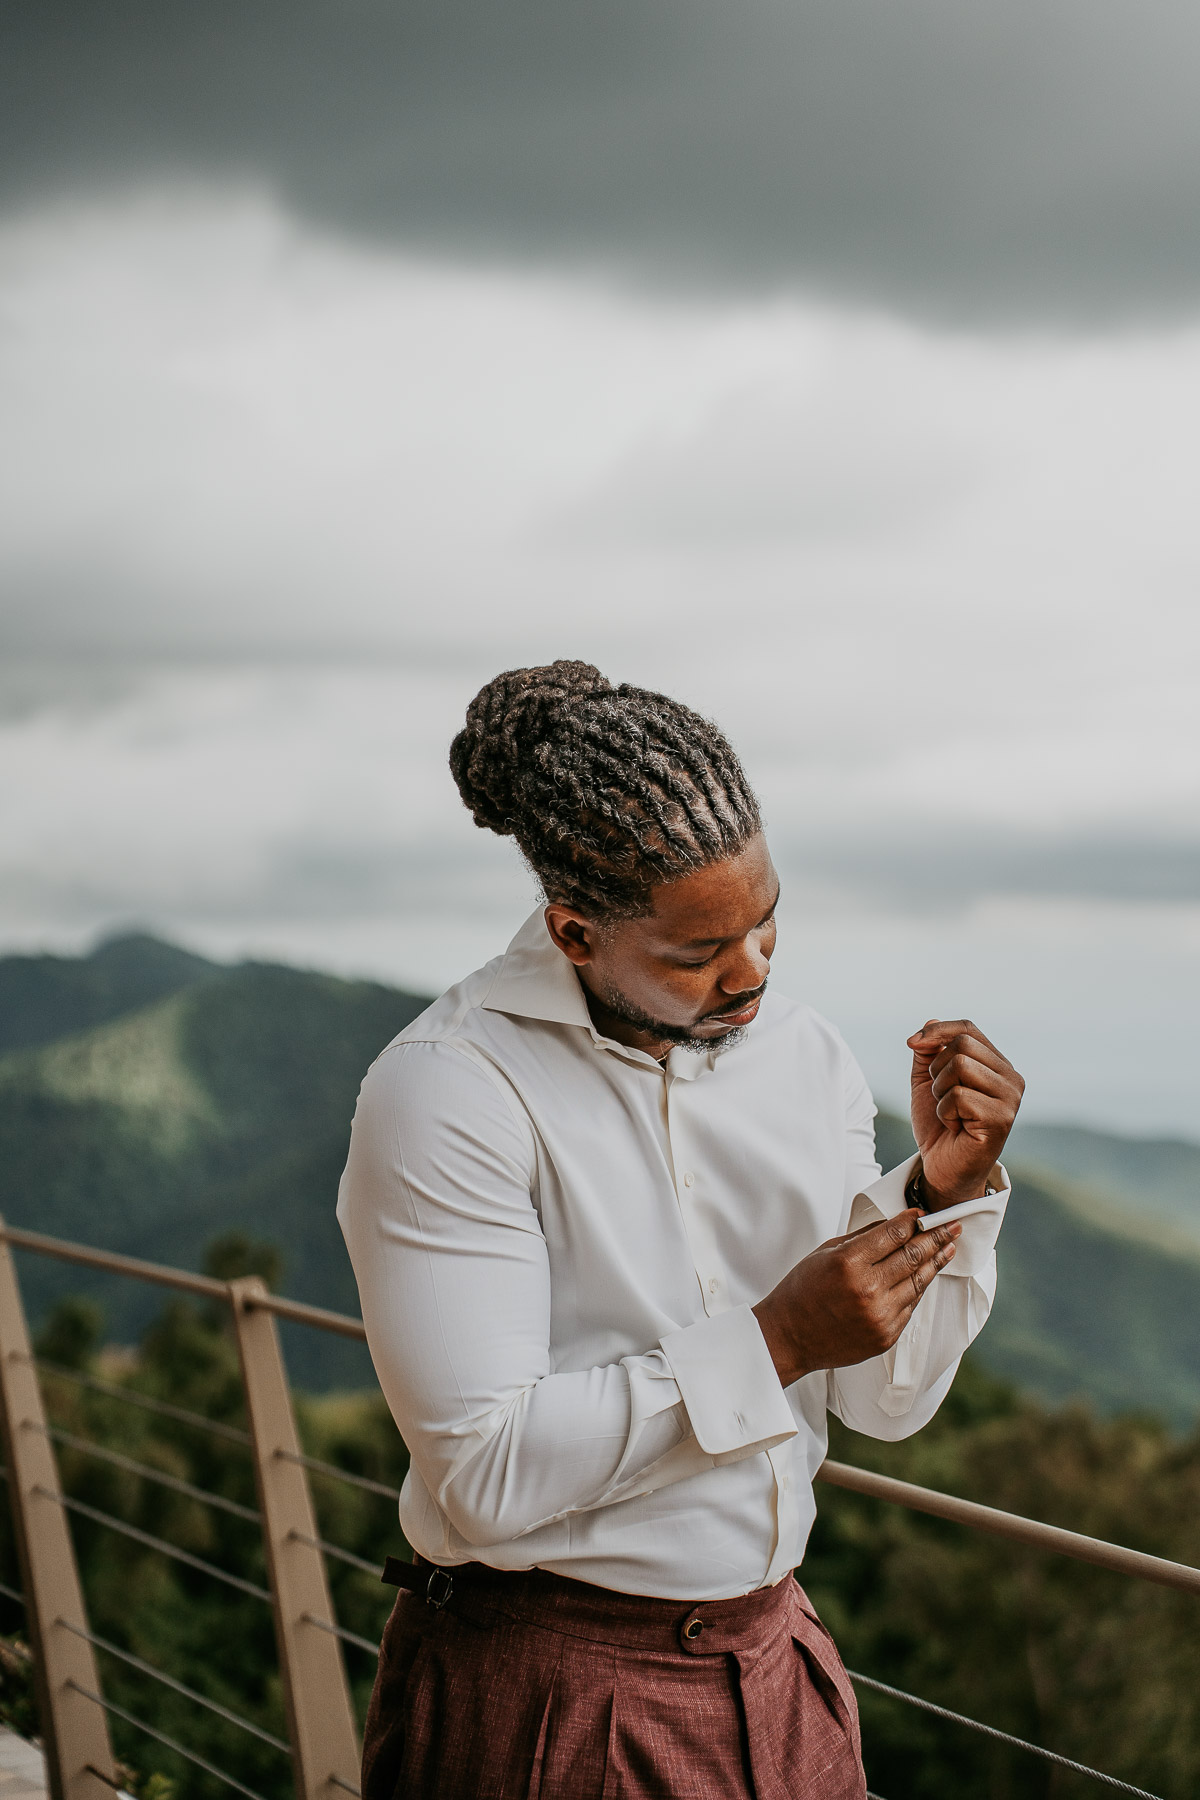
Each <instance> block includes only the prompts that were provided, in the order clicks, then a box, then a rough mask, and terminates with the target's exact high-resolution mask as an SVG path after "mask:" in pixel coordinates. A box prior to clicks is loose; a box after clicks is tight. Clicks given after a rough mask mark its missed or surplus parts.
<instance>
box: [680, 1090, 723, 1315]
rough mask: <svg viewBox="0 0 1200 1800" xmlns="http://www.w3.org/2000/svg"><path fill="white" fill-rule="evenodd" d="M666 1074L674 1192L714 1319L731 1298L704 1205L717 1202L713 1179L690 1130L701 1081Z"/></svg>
mask: <svg viewBox="0 0 1200 1800" xmlns="http://www.w3.org/2000/svg"><path fill="white" fill-rule="evenodd" d="M664 1073H665V1078H666V1113H667V1143H668V1145H669V1148H670V1152H671V1168H672V1172H673V1174H674V1177H675V1192H676V1195H677V1196H678V1200H679V1211H680V1216H681V1217H682V1219H683V1228H684V1231H685V1232H686V1234H687V1241H688V1248H689V1249H690V1251H691V1253H692V1266H693V1268H694V1269H695V1271H696V1280H697V1281H698V1282H699V1284H700V1298H701V1301H702V1302H703V1304H704V1310H705V1312H706V1313H707V1314H708V1315H709V1317H710V1318H712V1317H714V1316H715V1315H716V1314H717V1313H723V1312H728V1311H729V1307H730V1298H729V1276H728V1273H727V1271H726V1269H725V1267H724V1265H723V1263H722V1261H721V1258H720V1256H719V1255H718V1253H717V1245H716V1240H715V1238H714V1236H713V1233H712V1229H711V1226H710V1224H709V1218H708V1212H707V1207H706V1205H705V1202H706V1201H711V1200H712V1199H713V1198H714V1196H712V1195H711V1194H710V1193H709V1190H708V1185H707V1184H708V1183H709V1182H710V1181H711V1179H712V1177H711V1173H710V1171H708V1170H707V1169H706V1168H705V1167H704V1164H703V1160H702V1158H701V1157H700V1156H699V1155H698V1154H697V1153H696V1146H695V1143H694V1139H693V1137H692V1133H691V1132H690V1130H689V1128H688V1107H689V1104H690V1103H691V1097H692V1095H693V1093H694V1092H695V1089H696V1084H697V1081H698V1080H699V1079H702V1077H701V1076H699V1075H698V1076H693V1077H692V1078H691V1079H688V1080H685V1079H683V1078H682V1077H681V1076H679V1075H677V1074H673V1073H672V1071H671V1068H670V1066H669V1064H668V1067H667V1068H666V1070H665V1071H664Z"/></svg>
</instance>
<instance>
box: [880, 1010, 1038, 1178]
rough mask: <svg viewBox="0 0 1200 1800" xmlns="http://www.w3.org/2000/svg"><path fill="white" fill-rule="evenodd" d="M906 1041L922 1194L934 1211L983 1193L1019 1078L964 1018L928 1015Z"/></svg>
mask: <svg viewBox="0 0 1200 1800" xmlns="http://www.w3.org/2000/svg"><path fill="white" fill-rule="evenodd" d="M908 1044H909V1048H910V1049H911V1051H912V1053H913V1066H912V1128H913V1136H914V1138H915V1139H916V1140H917V1148H918V1149H919V1150H920V1152H921V1165H922V1169H923V1175H924V1179H923V1181H922V1194H921V1197H922V1199H923V1200H924V1202H925V1204H926V1206H927V1207H929V1209H930V1210H931V1211H937V1210H939V1209H940V1208H941V1207H944V1206H956V1205H957V1204H958V1202H959V1201H960V1200H974V1199H976V1198H977V1197H978V1196H979V1195H981V1194H982V1193H983V1192H984V1191H985V1189H986V1187H987V1182H988V1177H989V1175H990V1174H991V1172H992V1168H993V1166H994V1164H995V1162H996V1160H997V1158H998V1157H999V1155H1000V1152H1001V1151H1002V1150H1003V1148H1004V1145H1005V1142H1006V1141H1007V1138H1008V1134H1009V1132H1010V1131H1011V1130H1012V1125H1013V1120H1014V1119H1015V1118H1016V1116H1017V1108H1018V1107H1019V1106H1020V1104H1021V1095H1022V1094H1023V1093H1024V1092H1025V1083H1024V1081H1023V1080H1022V1079H1021V1077H1020V1076H1019V1075H1018V1074H1017V1071H1016V1070H1015V1069H1014V1068H1013V1066H1012V1064H1011V1063H1010V1062H1009V1060H1008V1058H1007V1057H1006V1056H1002V1055H1001V1053H1000V1052H999V1050H997V1048H996V1046H995V1044H993V1043H992V1042H991V1040H990V1039H988V1038H986V1037H984V1035H983V1033H982V1031H980V1029H979V1027H978V1025H972V1023H971V1021H970V1019H953V1020H949V1021H947V1020H945V1019H929V1020H927V1021H926V1023H925V1025H924V1026H923V1027H922V1029H921V1030H920V1031H914V1032H913V1035H912V1036H911V1037H910V1038H909V1040H908Z"/></svg>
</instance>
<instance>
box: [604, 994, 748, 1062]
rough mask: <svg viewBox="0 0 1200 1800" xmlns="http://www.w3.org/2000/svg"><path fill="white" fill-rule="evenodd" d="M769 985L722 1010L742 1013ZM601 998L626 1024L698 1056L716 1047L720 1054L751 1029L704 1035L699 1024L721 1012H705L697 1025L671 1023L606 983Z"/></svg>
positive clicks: (742, 1027) (744, 1027) (741, 1027)
mask: <svg viewBox="0 0 1200 1800" xmlns="http://www.w3.org/2000/svg"><path fill="white" fill-rule="evenodd" d="M766 988H767V984H766V982H765V981H764V982H763V984H762V986H761V987H760V988H755V989H754V990H753V991H752V992H750V993H748V994H742V995H741V996H740V997H739V998H738V999H736V1000H732V1001H730V1003H729V1005H728V1006H725V1007H722V1008H721V1012H731V1013H735V1012H741V1011H742V1009H743V1008H744V1007H747V1006H749V1004H750V1002H751V1001H752V1000H757V999H758V997H759V995H760V994H763V993H765V992H766ZM600 998H601V1000H603V1002H604V1004H605V1006H607V1008H608V1010H609V1012H611V1013H615V1015H616V1017H617V1018H618V1019H620V1020H621V1022H622V1023H623V1024H625V1025H632V1026H633V1028H634V1030H635V1031H644V1032H646V1033H647V1035H648V1036H651V1037H653V1038H655V1039H656V1040H657V1041H658V1042H660V1043H664V1044H677V1045H678V1046H679V1047H680V1048H681V1049H683V1050H692V1051H694V1052H695V1053H696V1054H697V1055H699V1054H701V1053H702V1052H703V1051H706V1050H715V1051H716V1052H717V1054H718V1055H720V1054H721V1052H722V1051H725V1050H732V1049H733V1047H734V1045H735V1044H740V1043H741V1041H742V1039H743V1038H744V1037H745V1035H746V1033H747V1031H748V1030H749V1029H750V1027H749V1026H748V1025H731V1026H730V1027H729V1030H728V1031H723V1032H720V1033H718V1035H717V1036H716V1037H701V1036H700V1035H699V1033H698V1032H697V1030H696V1025H708V1024H711V1023H715V1022H716V1021H717V1020H719V1019H720V1017H721V1013H720V1012H718V1013H706V1014H705V1016H704V1017H703V1018H702V1019H697V1021H696V1025H668V1024H667V1022H666V1020H665V1019H656V1018H654V1017H653V1016H652V1015H651V1014H650V1013H647V1012H642V1010H641V1008H640V1007H637V1006H635V1005H634V1004H633V1002H632V1000H629V999H627V998H626V996H625V995H624V994H622V993H621V992H620V990H619V989H618V988H615V987H611V986H605V988H604V989H603V990H602V991H601V993H600Z"/></svg>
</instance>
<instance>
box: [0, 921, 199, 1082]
mask: <svg viewBox="0 0 1200 1800" xmlns="http://www.w3.org/2000/svg"><path fill="white" fill-rule="evenodd" d="M220 972H221V969H220V965H219V964H218V963H212V962H209V961H208V960H207V959H206V958H205V957H203V956H194V955H193V954H192V953H191V951H190V950H181V949H179V947H178V945H176V944H164V943H163V942H162V941H161V939H159V938H153V937H147V936H145V935H144V934H142V933H131V934H129V935H127V936H123V937H114V938H107V939H105V940H104V942H102V943H100V944H98V945H97V946H96V948H95V949H94V950H93V951H92V952H91V954H90V955H89V956H3V957H0V1053H2V1052H4V1051H6V1050H22V1049H25V1048H27V1047H29V1046H30V1045H33V1044H49V1043H52V1042H53V1041H54V1039H55V1038H61V1037H66V1036H67V1035H68V1034H69V1033H71V1032H75V1031H86V1030H87V1029H88V1028H89V1026H92V1025H103V1024H105V1023H107V1021H108V1020H109V1019H119V1018H121V1017H123V1015H124V1014H125V1013H130V1012H134V1011H136V1009H137V1008H138V1007H139V1006H149V1005H150V1003H151V1001H154V1000H162V999H165V997H166V996H167V995H168V994H177V993H178V992H179V991H180V990H181V989H182V988H186V987H190V986H192V984H193V983H194V982H197V981H204V980H206V979H207V978H208V977H210V976H212V975H217V974H219V973H220Z"/></svg>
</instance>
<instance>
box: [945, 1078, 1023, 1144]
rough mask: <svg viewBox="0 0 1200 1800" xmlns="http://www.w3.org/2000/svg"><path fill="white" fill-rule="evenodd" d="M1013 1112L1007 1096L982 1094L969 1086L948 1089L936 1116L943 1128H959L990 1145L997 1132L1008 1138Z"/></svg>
mask: <svg viewBox="0 0 1200 1800" xmlns="http://www.w3.org/2000/svg"><path fill="white" fill-rule="evenodd" d="M1014 1110H1015V1108H1014V1106H1013V1103H1012V1101H1011V1100H1010V1099H1008V1098H1007V1097H1000V1096H997V1095H994V1094H981V1093H979V1092H978V1090H977V1089H975V1088H968V1087H952V1088H949V1089H947V1091H946V1092H945V1093H944V1094H943V1095H942V1096H941V1097H940V1099H939V1100H938V1103H937V1116H938V1118H939V1119H940V1120H941V1122H942V1124H943V1125H960V1126H962V1127H963V1128H964V1129H965V1130H967V1131H969V1132H970V1134H971V1136H972V1137H976V1138H979V1139H980V1140H981V1141H988V1142H990V1141H991V1139H992V1138H993V1137H994V1136H995V1135H996V1134H997V1133H999V1134H1000V1136H1001V1137H1007V1136H1008V1132H1009V1129H1010V1127H1011V1125H1012V1122H1013V1112H1014Z"/></svg>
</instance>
